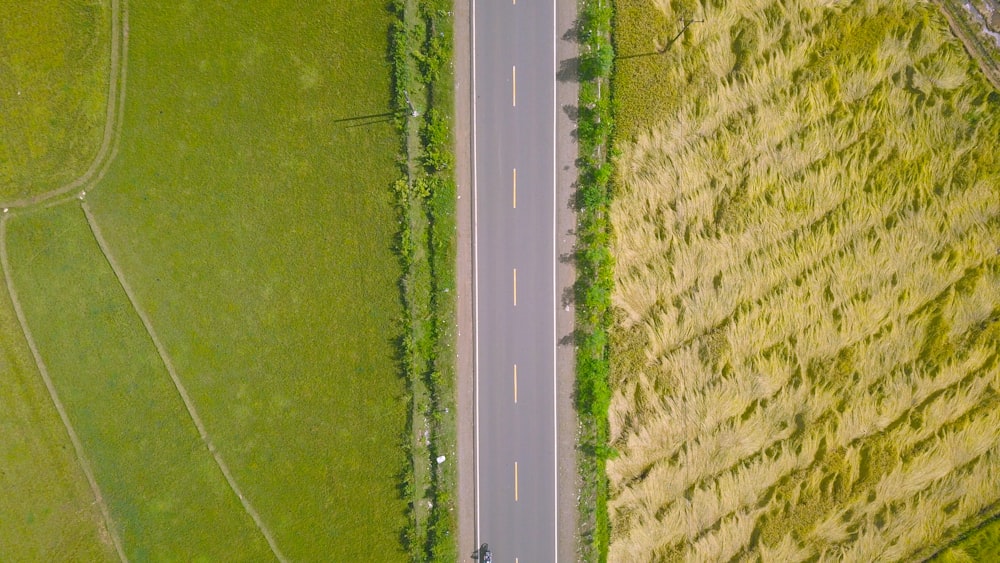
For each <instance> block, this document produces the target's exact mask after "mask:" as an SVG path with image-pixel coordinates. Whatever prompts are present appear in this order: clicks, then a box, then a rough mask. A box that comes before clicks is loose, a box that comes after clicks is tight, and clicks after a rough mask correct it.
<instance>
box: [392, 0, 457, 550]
mask: <svg viewBox="0 0 1000 563" xmlns="http://www.w3.org/2000/svg"><path fill="white" fill-rule="evenodd" d="M392 11H393V13H394V14H395V15H396V18H397V20H396V21H395V22H394V23H393V26H392V29H391V37H392V41H391V45H390V55H391V59H392V63H393V100H394V104H395V107H394V109H395V110H396V114H397V115H398V116H400V117H399V118H398V123H399V127H400V130H401V131H402V133H403V137H404V151H403V154H404V160H405V165H404V166H403V168H404V170H403V172H404V177H403V178H400V179H399V180H398V181H397V182H396V183H395V184H394V192H395V195H396V202H397V210H398V211H397V212H398V215H399V220H400V232H399V239H398V240H399V242H398V245H397V251H398V253H399V257H400V261H401V263H402V266H403V272H404V273H403V279H402V281H401V284H400V285H401V287H400V290H401V296H402V301H403V304H404V309H405V314H404V318H403V320H402V323H401V325H402V331H403V335H402V339H401V347H400V348H401V354H402V358H401V363H402V367H403V370H404V372H405V377H406V380H407V387H408V391H409V400H410V418H409V428H408V430H407V436H406V437H405V438H404V444H405V448H406V451H407V453H408V455H409V457H410V460H411V469H410V472H409V474H408V475H406V476H404V479H403V487H402V491H403V495H404V498H405V500H406V501H407V503H408V506H409V524H408V527H407V529H406V530H405V531H404V533H403V534H402V535H403V541H404V544H405V548H406V549H407V551H408V552H409V554H410V558H411V559H412V560H414V561H454V560H457V559H458V547H457V544H456V540H457V537H456V534H454V532H455V531H456V530H457V522H456V517H457V516H456V511H455V508H456V507H455V502H456V497H455V489H456V487H457V473H456V472H457V461H458V460H457V459H456V458H455V455H456V439H457V438H456V429H455V359H454V358H455V353H454V350H455V333H454V326H455V319H456V311H455V287H456V285H455V260H456V242H455V228H456V227H455V225H456V224H455V197H456V189H455V179H454V153H453V150H452V147H453V143H454V136H453V132H452V114H453V100H452V97H453V92H452V83H453V80H452V77H453V71H452V66H451V60H452V13H451V3H450V0H397V1H396V2H394V3H393V5H392Z"/></svg>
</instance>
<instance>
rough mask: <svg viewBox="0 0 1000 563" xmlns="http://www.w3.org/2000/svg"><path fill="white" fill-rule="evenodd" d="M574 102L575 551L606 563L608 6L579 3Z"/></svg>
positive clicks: (599, 0) (587, 0)
mask: <svg viewBox="0 0 1000 563" xmlns="http://www.w3.org/2000/svg"><path fill="white" fill-rule="evenodd" d="M579 14H580V16H579V17H580V20H579V40H580V43H581V48H580V66H579V69H580V94H579V95H580V99H579V120H578V122H577V133H578V141H579V147H580V148H579V150H580V153H579V159H578V165H579V167H580V180H579V190H578V192H577V207H578V215H577V216H578V226H577V228H578V231H577V240H578V242H577V245H578V247H577V252H576V263H577V282H576V288H575V293H576V337H577V351H576V356H577V357H576V365H577V383H576V407H577V411H578V413H579V417H580V423H581V427H582V430H581V435H580V437H579V440H580V457H579V465H580V469H579V471H580V475H581V482H582V483H583V490H582V492H581V495H580V502H579V511H580V525H581V527H582V529H581V549H582V552H583V556H584V559H585V560H588V561H594V560H596V561H606V560H607V555H608V542H609V536H610V529H609V525H608V512H607V500H608V489H607V478H606V477H605V462H606V461H607V459H608V458H609V457H612V456H614V451H613V450H612V449H610V448H609V447H608V406H609V404H610V401H611V391H610V388H609V385H608V378H609V376H610V361H609V356H608V337H607V335H608V328H609V327H610V326H611V322H612V316H611V290H612V285H613V283H614V282H613V271H614V270H613V267H614V261H613V258H612V256H611V251H610V246H611V231H610V224H609V222H608V210H609V207H610V202H611V197H612V193H611V184H610V180H611V162H610V159H609V158H608V148H609V147H610V146H611V139H612V135H613V133H614V121H613V119H612V115H611V105H610V97H611V88H610V86H611V72H612V69H613V66H614V47H613V44H612V42H611V33H612V29H611V23H612V14H613V11H612V5H611V2H610V0H582V2H581V3H580V5H579Z"/></svg>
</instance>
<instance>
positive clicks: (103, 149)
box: [0, 0, 128, 209]
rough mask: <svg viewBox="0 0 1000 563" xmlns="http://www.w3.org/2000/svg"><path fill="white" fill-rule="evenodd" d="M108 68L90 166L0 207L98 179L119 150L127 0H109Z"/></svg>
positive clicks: (21, 203)
mask: <svg viewBox="0 0 1000 563" xmlns="http://www.w3.org/2000/svg"><path fill="white" fill-rule="evenodd" d="M110 67H111V72H110V73H109V86H108V105H107V109H106V113H105V122H104V136H103V137H102V139H101V146H100V148H98V150H97V155H96V156H94V160H93V161H92V162H91V163H90V167H89V168H87V170H86V171H85V172H84V173H83V174H82V175H80V176H79V177H78V178H76V179H75V180H73V181H72V182H70V183H68V184H66V185H64V186H61V187H58V188H55V189H53V190H49V191H47V192H44V193H40V194H37V195H34V196H31V197H26V198H21V199H17V200H12V201H6V202H2V203H0V207H2V208H9V209H13V208H20V207H29V206H32V205H36V204H38V203H41V202H43V201H47V200H51V199H53V198H57V197H59V196H63V195H66V194H69V193H71V192H73V191H74V190H78V189H81V188H83V187H84V186H86V185H88V184H96V183H98V182H100V181H101V179H102V178H103V177H104V174H105V173H106V172H107V170H108V167H109V166H110V164H111V162H112V161H113V160H114V157H115V155H117V153H118V144H119V139H120V137H121V121H122V113H123V111H124V109H125V74H126V71H127V70H128V0H111V60H110Z"/></svg>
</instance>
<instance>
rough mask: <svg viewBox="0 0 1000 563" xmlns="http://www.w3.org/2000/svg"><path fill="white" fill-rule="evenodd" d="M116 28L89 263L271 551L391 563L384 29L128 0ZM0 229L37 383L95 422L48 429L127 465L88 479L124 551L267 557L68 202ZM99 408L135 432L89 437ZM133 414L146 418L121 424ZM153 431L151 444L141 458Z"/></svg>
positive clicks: (274, 9) (394, 508) (395, 513)
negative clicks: (73, 431) (237, 489)
mask: <svg viewBox="0 0 1000 563" xmlns="http://www.w3.org/2000/svg"><path fill="white" fill-rule="evenodd" d="M128 17H129V51H128V59H127V61H126V62H127V65H128V66H127V77H128V78H127V85H126V92H127V98H126V100H127V101H126V106H125V110H124V122H123V128H122V137H121V139H120V150H119V152H118V156H117V159H116V160H115V162H114V163H113V165H112V166H111V168H110V169H109V171H108V174H107V175H106V176H105V178H104V180H103V181H102V182H101V183H100V184H98V185H97V186H94V187H92V188H89V189H88V195H87V200H88V202H89V205H90V206H91V208H92V209H93V212H94V215H95V217H96V219H97V222H98V223H99V224H100V227H101V229H102V231H103V233H104V235H105V237H106V238H107V239H108V243H109V246H110V249H111V251H112V254H113V255H114V257H115V258H116V259H117V260H118V261H119V262H120V264H121V268H122V271H123V272H124V274H125V277H126V279H127V280H128V283H129V285H130V286H131V287H132V288H133V290H134V292H135V294H136V296H137V298H138V301H139V303H140V307H141V308H142V309H144V310H145V311H147V312H148V315H149V318H150V319H151V321H152V324H153V326H155V329H156V332H157V333H158V335H159V337H160V339H161V340H162V341H163V342H164V345H165V348H166V349H167V352H168V354H169V355H170V357H171V359H172V362H173V364H174V365H175V366H176V368H177V371H178V373H179V375H180V378H181V379H182V380H183V382H184V384H185V386H186V387H187V389H188V390H189V391H190V394H191V396H192V399H193V401H194V403H195V404H196V406H197V408H198V411H199V413H200V414H201V417H202V418H203V420H204V422H205V426H206V428H207V431H208V433H209V434H210V435H211V437H212V439H213V441H214V442H215V444H216V445H217V446H218V449H219V451H220V453H221V455H222V456H223V457H224V458H225V460H226V462H227V463H228V465H229V467H230V468H231V470H232V473H233V476H234V478H235V480H236V481H237V482H238V483H239V485H240V486H241V487H242V489H243V491H244V492H245V493H246V496H247V497H248V498H249V499H250V501H251V502H252V503H253V505H254V506H255V507H256V509H257V511H259V513H260V515H261V518H262V520H263V521H264V522H265V524H266V525H267V526H268V527H269V528H270V529H271V530H272V531H273V533H274V536H275V538H276V542H277V544H278V545H279V546H280V548H281V550H282V551H283V552H284V554H285V555H287V556H288V557H289V558H291V559H293V560H312V561H321V560H322V561H328V560H332V561H356V560H366V559H369V558H371V556H372V554H373V553H377V554H378V555H377V558H378V559H379V560H386V561H391V560H401V559H403V558H404V557H405V554H404V552H403V551H402V549H401V546H400V542H399V537H398V534H399V533H400V531H401V530H402V528H403V526H404V524H405V519H404V508H405V505H404V503H403V501H402V500H401V499H400V498H399V492H398V491H397V485H398V476H399V475H400V474H401V471H402V469H403V467H404V464H405V463H406V458H405V456H404V452H403V451H402V449H401V448H400V447H399V445H400V440H401V439H402V434H403V430H404V428H405V416H406V415H405V409H404V404H403V401H402V400H401V397H402V393H403V384H402V381H401V379H400V376H399V374H398V367H397V365H396V363H395V360H394V355H395V353H396V348H395V339H396V338H398V336H399V335H398V326H397V325H396V324H395V320H396V319H398V318H399V316H400V306H399V303H398V295H399V294H398V287H397V282H398V279H399V270H398V266H397V264H398V262H397V259H396V258H395V257H394V256H393V253H392V250H391V245H392V238H393V233H394V232H395V231H396V230H397V226H396V224H395V222H394V220H393V218H394V214H393V212H392V208H391V205H392V199H391V192H390V190H389V186H390V184H391V182H392V181H393V180H394V179H395V178H396V177H397V176H398V174H399V168H398V165H397V163H396V162H395V160H394V156H395V155H396V154H397V153H398V151H399V148H400V139H399V136H398V133H397V132H396V130H395V129H394V127H393V125H392V123H390V122H389V121H388V119H386V118H387V117H388V116H386V115H384V114H386V113H387V112H388V111H389V96H390V92H389V67H388V63H387V61H386V35H387V28H388V22H389V14H388V13H387V12H386V10H385V7H384V6H383V5H380V4H378V3H370V2H363V1H360V0H359V1H353V2H351V3H349V5H342V4H338V5H336V6H333V5H331V4H330V3H328V2H318V1H316V2H306V3H301V2H282V3H276V4H272V5H268V6H260V5H254V6H253V7H252V8H245V9H240V10H236V9H233V8H232V6H230V5H228V4H225V3H220V2H208V3H200V2H179V3H176V4H160V3H152V2H132V3H130V4H129V16H128ZM363 116H377V117H373V118H370V119H356V118H359V117H363ZM10 228H11V232H10V235H11V240H10V251H11V261H12V264H13V269H14V271H15V273H16V274H17V280H18V289H19V291H20V294H21V295H20V296H21V300H22V301H23V302H24V303H25V308H26V309H27V310H28V320H29V323H31V324H32V327H33V329H34V332H35V337H36V340H38V341H39V346H40V348H42V354H43V356H44V358H45V360H46V362H47V363H48V364H49V367H50V371H51V372H52V374H53V379H58V382H57V386H59V387H60V391H61V392H64V393H65V394H67V396H68V397H69V396H74V397H76V399H74V400H75V401H76V403H75V404H77V405H78V407H79V405H84V404H90V403H93V405H94V406H93V410H81V409H80V408H78V409H77V410H75V411H74V412H75V413H76V414H71V418H72V419H73V422H74V424H75V425H77V426H79V428H78V431H79V432H80V434H81V435H84V434H86V435H87V436H90V437H91V438H89V439H88V440H87V447H88V452H89V455H90V457H91V458H92V459H93V462H94V465H95V469H96V468H100V467H105V468H106V467H115V466H122V467H129V468H135V469H136V472H138V474H136V475H133V474H132V473H133V472H132V471H126V472H120V473H118V474H111V473H108V472H105V473H101V474H100V475H98V477H99V481H100V484H101V486H102V489H103V491H104V496H105V497H106V498H107V499H108V501H109V504H110V505H111V510H112V516H113V518H114V519H115V521H116V524H117V525H118V527H119V529H121V530H122V536H123V539H124V542H125V545H126V551H127V552H128V553H129V554H130V555H131V556H132V557H134V558H138V559H142V558H146V557H149V558H154V559H159V558H164V557H165V558H172V557H179V558H188V557H189V556H195V555H198V554H207V555H208V556H209V557H211V558H219V556H218V554H219V553H220V551H218V550H224V549H226V548H227V546H231V545H232V544H233V543H239V542H240V538H246V542H245V546H244V547H243V548H241V549H244V551H240V550H239V549H237V550H236V551H233V552H232V553H233V554H234V555H233V557H239V556H241V554H242V557H243V558H249V559H258V558H259V557H258V556H259V555H260V553H262V552H261V551H260V550H261V549H263V550H265V553H266V550H267V545H266V544H264V543H263V540H262V538H261V536H260V534H259V533H257V532H256V530H254V529H253V523H252V522H251V521H250V520H249V518H248V517H247V515H246V513H245V512H244V510H243V508H242V507H241V506H240V505H239V503H238V502H237V501H236V500H235V497H233V496H232V495H231V494H230V495H229V497H230V498H228V500H227V499H226V498H225V497H226V494H225V493H226V491H225V489H224V487H225V482H224V481H223V480H222V479H221V474H220V471H219V470H218V468H217V467H215V466H214V464H212V462H211V456H206V455H203V454H204V448H203V446H201V445H200V442H199V441H198V434H197V432H196V430H195V428H194V427H193V426H192V425H191V422H190V419H189V418H188V417H187V414H186V413H185V412H184V411H183V409H181V410H179V411H178V409H177V408H176V407H177V406H178V405H179V402H178V401H179V399H176V398H175V396H176V392H173V394H171V393H170V392H169V391H170V390H171V386H170V380H169V378H168V377H167V375H166V373H165V370H164V369H163V365H162V362H160V361H159V359H158V357H157V355H156V352H155V348H153V347H152V345H151V343H150V342H149V340H148V337H144V332H143V327H142V325H141V323H138V322H137V321H138V318H137V317H136V316H135V314H134V313H130V305H129V302H128V300H127V299H124V297H123V293H122V292H121V290H120V287H118V286H117V285H116V284H115V280H114V278H113V277H111V276H110V274H111V271H110V270H109V269H108V268H107V267H106V264H105V263H102V262H101V260H100V258H101V257H100V254H98V252H99V249H98V248H97V247H96V246H95V245H94V243H93V239H92V237H91V238H89V239H87V238H86V236H85V235H87V236H89V233H88V231H87V229H86V222H85V221H83V217H82V215H81V214H80V210H79V207H78V205H77V204H76V203H75V202H72V201H70V202H66V203H64V204H61V206H59V207H57V208H54V209H52V210H46V211H42V212H37V213H36V212H32V213H31V214H27V215H25V216H23V217H22V216H18V217H15V218H14V219H13V220H12V221H11V222H10ZM63 231H65V232H63ZM80 237H83V238H84V239H86V241H87V242H86V245H83V243H81V242H78V241H79V240H80ZM78 278H81V279H82V278H87V279H86V280H83V281H81V279H78ZM74 335H75V338H76V339H75V340H74ZM82 362H86V367H87V370H88V372H87V373H88V374H89V375H87V376H86V377H89V378H93V379H94V380H97V381H103V382H105V384H106V385H107V386H111V387H114V385H122V386H124V385H133V383H134V384H135V385H140V384H141V386H142V387H141V388H137V389H135V392H134V394H133V395H135V396H144V397H148V398H147V399H145V400H143V401H141V402H138V403H135V404H132V403H131V402H130V395H125V394H115V393H112V392H111V391H112V390H113V389H110V388H107V387H106V388H103V389H97V388H90V386H87V385H79V384H80V383H81V382H82V381H84V380H83V379H82V377H84V375H82V373H78V371H79V370H76V369H74V367H73V366H76V365H78V364H79V365H83V364H82ZM126 374H134V375H130V376H129V377H134V381H133V380H132V379H126ZM74 385H77V387H74ZM63 387H65V391H63ZM99 390H103V391H106V392H104V393H98V391H99ZM119 391H120V390H119ZM66 402H67V403H68V402H69V399H68V398H67V400H66ZM98 408H102V409H107V410H105V411H99V410H98ZM119 410H120V411H121V412H122V413H123V414H122V416H123V420H122V421H121V424H123V425H126V426H127V422H128V421H132V422H133V423H134V424H135V425H137V426H139V428H131V427H129V428H123V429H122V431H121V432H122V433H115V434H113V435H106V432H108V430H107V429H102V428H99V427H98V425H99V423H100V422H101V421H103V420H105V419H106V418H107V416H108V415H107V413H110V412H116V411H119ZM144 412H145V413H146V414H147V418H148V419H149V420H155V421H156V422H155V424H148V425H146V426H143V425H142V424H141V422H140V420H141V419H142V418H141V417H142V414H143V413H144ZM126 415H127V416H126ZM126 431H127V432H131V433H132V434H128V433H127V432H126ZM161 433H162V435H161ZM130 435H133V436H135V439H134V440H133V439H128V438H127V437H128V436H130ZM157 436H160V438H158V439H160V440H163V441H165V442H166V443H167V445H165V446H164V447H163V450H162V451H157V450H155V449H150V448H151V447H152V443H153V442H151V441H152V440H154V439H157V438H156V437H157ZM192 438H193V441H192ZM90 448H93V451H90ZM143 448H146V449H145V450H143ZM141 451H146V453H148V454H149V455H150V456H151V459H150V460H148V463H149V464H150V472H149V473H148V474H147V473H143V472H141V471H139V468H140V467H141V465H140V464H139V461H138V460H139V458H140V457H141V456H140V455H139V454H138V453H136V452H141ZM185 471H187V472H186V473H185ZM98 472H99V471H98ZM99 473H100V472H99ZM154 475H160V476H161V477H162V478H161V479H159V481H160V482H161V484H162V485H163V487H162V489H160V488H156V487H154V486H153V484H154V483H155V482H156V479H153V476H154ZM174 480H176V482H174ZM188 481H190V482H191V483H192V484H191V486H190V487H185V486H183V483H185V482H188ZM220 483H221V487H222V488H220ZM212 499H217V501H218V502H217V504H216V503H215V502H213V503H212V505H213V508H212V509H211V510H208V509H207V508H206V507H205V506H204V505H203V503H206V502H209V501H211V500H212ZM201 508H205V512H204V513H203V514H201ZM191 511H194V512H198V513H199V515H195V516H194V517H192V518H190V519H188V518H187V516H186V515H188V514H189V513H190V512H191ZM215 518H218V519H219V520H220V523H219V524H218V525H213V524H211V523H210V522H211V521H212V520H214V519H215ZM213 553H214V554H216V555H212V554H213ZM227 558H228V556H227Z"/></svg>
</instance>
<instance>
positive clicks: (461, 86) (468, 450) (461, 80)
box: [454, 0, 477, 560]
mask: <svg viewBox="0 0 1000 563" xmlns="http://www.w3.org/2000/svg"><path fill="white" fill-rule="evenodd" d="M472 1H473V0H455V4H454V12H455V17H454V22H455V30H454V33H455V34H454V38H455V50H454V53H455V60H454V65H455V180H456V182H457V183H458V190H457V192H458V201H457V206H456V209H455V215H456V220H457V228H458V234H457V235H458V267H457V268H456V276H457V278H458V279H457V280H456V281H457V288H458V296H457V310H458V319H457V322H458V331H457V333H458V342H457V343H456V350H457V354H458V358H456V377H457V378H458V381H457V385H456V389H457V393H458V397H456V404H457V409H458V412H457V413H455V416H456V417H457V419H458V420H457V433H458V445H457V447H458V540H457V541H458V553H459V554H460V555H462V556H463V557H468V556H470V555H472V553H473V552H474V550H475V549H476V547H477V543H476V541H477V538H476V520H475V518H476V516H475V515H476V504H475V503H476V483H475V472H476V467H475V451H476V450H475V439H476V433H475V428H474V426H473V421H474V415H475V411H474V409H475V392H474V389H473V373H472V369H473V362H472V359H473V327H474V317H473V315H474V307H473V306H474V299H473V292H472V287H473V286H472V272H473V269H472V266H473V264H472V244H473V240H472V236H473V230H472V174H473V171H472V143H471V142H470V140H471V139H472V29H471V23H472V21H471V17H472V10H471V2H472ZM469 559H470V560H471V557H469Z"/></svg>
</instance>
